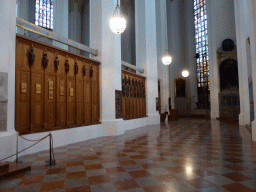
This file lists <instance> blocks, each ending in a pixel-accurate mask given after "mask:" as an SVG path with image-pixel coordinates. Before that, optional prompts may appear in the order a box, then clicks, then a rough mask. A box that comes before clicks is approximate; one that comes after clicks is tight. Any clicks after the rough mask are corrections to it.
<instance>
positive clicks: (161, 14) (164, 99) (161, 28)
mask: <svg viewBox="0 0 256 192" xmlns="http://www.w3.org/2000/svg"><path fill="white" fill-rule="evenodd" d="M166 12H167V10H166V0H160V1H156V31H157V32H156V34H157V71H158V78H159V79H160V83H161V85H160V86H161V112H162V113H163V112H165V111H167V112H168V111H169V101H168V99H169V66H166V65H164V64H163V63H162V57H163V56H164V53H165V49H166V48H167V46H168V37H167V26H166V25H167V23H166V22H167V18H166ZM169 53H170V51H169Z"/></svg>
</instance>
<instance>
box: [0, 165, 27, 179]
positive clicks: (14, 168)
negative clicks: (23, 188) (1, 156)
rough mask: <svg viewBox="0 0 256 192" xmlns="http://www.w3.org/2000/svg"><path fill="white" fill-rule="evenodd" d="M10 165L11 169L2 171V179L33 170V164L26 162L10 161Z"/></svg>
mask: <svg viewBox="0 0 256 192" xmlns="http://www.w3.org/2000/svg"><path fill="white" fill-rule="evenodd" d="M8 167H9V169H6V170H5V171H3V172H0V179H4V178H7V177H10V176H13V175H16V174H20V173H23V172H26V171H30V170H31V166H30V165H29V164H25V163H18V164H16V163H8Z"/></svg>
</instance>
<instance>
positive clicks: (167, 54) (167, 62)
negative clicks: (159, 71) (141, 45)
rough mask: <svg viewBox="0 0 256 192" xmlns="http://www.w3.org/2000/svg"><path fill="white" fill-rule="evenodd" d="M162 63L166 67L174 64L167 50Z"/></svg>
mask: <svg viewBox="0 0 256 192" xmlns="http://www.w3.org/2000/svg"><path fill="white" fill-rule="evenodd" d="M162 62H163V64H164V65H170V64H171V62H172V57H171V56H170V55H169V53H168V50H167V48H166V49H165V54H164V56H163V58H162Z"/></svg>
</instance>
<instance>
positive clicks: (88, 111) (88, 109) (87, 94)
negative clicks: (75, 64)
mask: <svg viewBox="0 0 256 192" xmlns="http://www.w3.org/2000/svg"><path fill="white" fill-rule="evenodd" d="M91 103H92V99H91V82H90V81H85V82H84V123H85V125H89V124H91V123H92V105H91Z"/></svg>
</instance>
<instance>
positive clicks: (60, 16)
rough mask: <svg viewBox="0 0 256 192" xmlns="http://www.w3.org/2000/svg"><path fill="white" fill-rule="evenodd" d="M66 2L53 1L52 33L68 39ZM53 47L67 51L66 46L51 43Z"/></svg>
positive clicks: (61, 0) (63, 0)
mask: <svg viewBox="0 0 256 192" xmlns="http://www.w3.org/2000/svg"><path fill="white" fill-rule="evenodd" d="M68 13H69V11H68V0H54V1H53V18H54V19H53V32H54V33H57V34H58V35H61V36H63V37H66V38H68ZM53 46H56V47H59V48H61V49H65V50H68V45H65V44H63V43H59V42H57V41H53Z"/></svg>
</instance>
